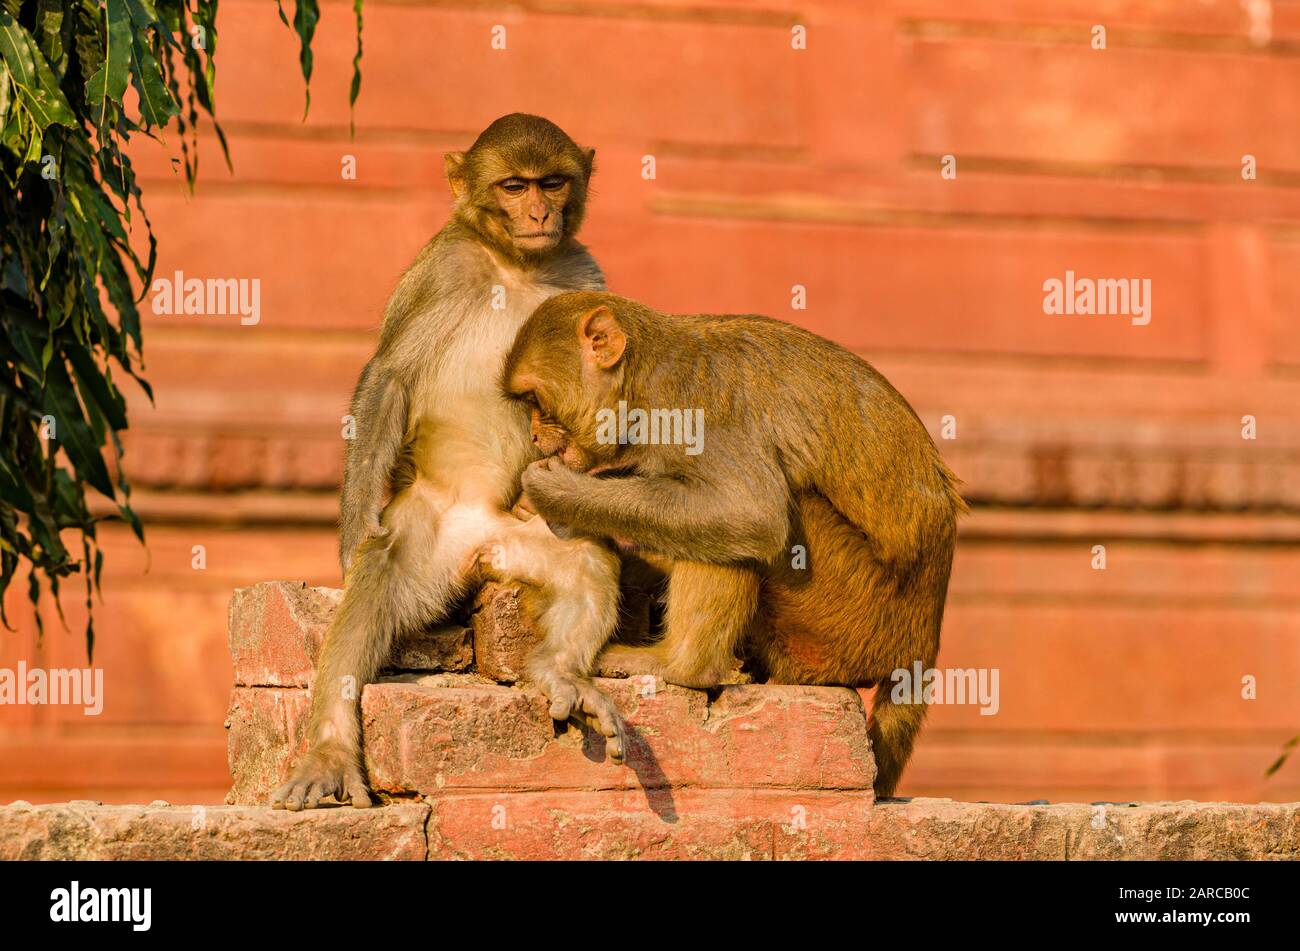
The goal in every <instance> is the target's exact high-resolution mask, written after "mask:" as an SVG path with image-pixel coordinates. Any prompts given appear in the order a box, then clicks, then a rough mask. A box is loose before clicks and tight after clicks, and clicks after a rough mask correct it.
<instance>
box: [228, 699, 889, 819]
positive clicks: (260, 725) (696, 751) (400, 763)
mask: <svg viewBox="0 0 1300 951" xmlns="http://www.w3.org/2000/svg"><path fill="white" fill-rule="evenodd" d="M598 683H599V684H600V686H601V688H602V689H603V690H605V691H606V692H607V693H608V694H609V695H610V697H611V699H613V700H614V702H615V703H617V704H618V707H619V710H620V711H622V713H623V715H624V717H625V718H626V720H627V723H628V726H629V728H630V736H629V749H628V758H627V764H626V765H622V766H616V765H614V764H612V763H610V762H608V761H607V758H606V755H605V749H604V738H603V737H601V736H600V735H599V734H597V733H595V731H593V730H590V729H585V728H580V727H578V726H575V725H569V726H567V727H564V728H559V729H557V727H556V726H555V724H554V721H552V720H551V718H550V717H549V716H548V714H547V703H546V700H545V698H544V697H543V696H542V695H541V693H540V692H539V691H537V690H535V689H530V688H518V687H504V686H500V685H497V684H492V683H485V682H483V681H482V679H481V678H478V677H476V676H474V675H469V674H435V675H430V676H425V677H417V676H411V677H409V678H405V679H390V680H388V681H385V682H382V683H377V684H370V685H368V686H367V687H366V688H365V690H364V692H363V693H362V696H361V713H362V729H363V737H364V749H365V758H366V770H367V774H368V776H369V778H370V781H371V785H372V788H373V789H374V790H376V791H378V792H383V793H388V794H392V795H398V796H404V795H412V794H415V795H424V796H440V795H444V794H449V793H452V792H467V791H476V792H483V791H489V792H490V791H497V790H499V791H501V792H503V793H509V792H512V791H543V790H606V789H624V790H638V789H641V790H645V789H664V788H679V787H705V788H715V789H734V788H736V787H743V788H760V789H761V788H781V789H790V790H803V789H817V790H829V791H837V790H851V791H854V792H856V793H857V794H858V796H859V797H865V798H866V800H867V801H868V802H869V801H870V799H871V796H872V792H871V787H872V783H873V782H874V780H875V765H874V761H873V759H872V756H871V742H870V740H869V738H868V736H867V719H866V713H865V711H864V709H863V706H862V701H861V698H860V697H859V695H858V694H857V693H856V692H855V691H852V690H847V689H844V688H838V687H792V686H756V685H737V686H728V687H722V688H719V689H718V690H717V691H716V692H715V693H714V694H713V695H712V698H711V697H710V694H707V693H705V692H704V691H700V690H687V689H685V688H682V687H670V686H665V685H664V684H663V683H662V682H660V683H658V684H656V685H655V688H654V690H653V691H651V690H649V689H647V688H648V685H647V684H642V683H641V682H639V681H628V680H600V681H598ZM307 709H308V698H307V691H305V690H301V689H281V688H268V687H262V688H242V687H239V688H236V689H235V690H234V691H233V692H232V694H231V709H230V717H229V719H228V721H227V723H228V726H229V728H230V737H229V753H230V772H231V775H232V776H233V777H234V779H235V784H234V787H233V789H232V791H231V796H230V800H229V801H230V802H232V803H253V804H262V803H265V802H266V801H267V799H268V797H269V796H270V794H271V792H272V791H273V790H274V789H275V788H276V787H277V786H278V785H279V784H280V783H281V782H282V781H283V779H284V777H285V775H286V774H287V772H288V769H289V763H290V762H291V761H294V760H296V758H297V757H298V756H299V755H301V753H302V752H303V751H304V745H305V740H304V735H303V734H304V724H305V721H306V716H307Z"/></svg>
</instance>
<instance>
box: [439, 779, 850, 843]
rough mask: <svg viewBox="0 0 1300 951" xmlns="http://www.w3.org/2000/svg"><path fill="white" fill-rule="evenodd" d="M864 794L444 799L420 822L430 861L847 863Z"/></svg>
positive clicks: (679, 792) (624, 793)
mask: <svg viewBox="0 0 1300 951" xmlns="http://www.w3.org/2000/svg"><path fill="white" fill-rule="evenodd" d="M871 803H872V800H871V796H870V794H865V793H861V792H852V791H845V792H814V791H803V792H795V791H789V790H779V791H778V790H743V789H673V790H665V791H664V792H663V794H662V796H661V797H659V798H658V799H657V800H654V799H652V800H650V801H647V799H646V797H645V796H644V795H642V794H641V793H638V792H633V791H628V790H602V791H599V792H592V791H567V790H566V791H545V792H528V793H510V794H496V793H487V794H478V795H453V796H447V797H445V798H440V799H437V800H436V801H435V802H434V803H433V811H432V813H431V815H430V817H429V857H430V858H433V859H453V858H454V859H532V860H538V859H543V860H545V859H660V860H663V859H679V860H680V859H704V860H719V859H723V860H753V859H777V858H782V859H795V858H798V859H849V858H857V857H860V856H861V855H862V854H864V849H865V843H866V842H867V840H868V838H869V835H870V832H869V828H870V820H871V812H872V805H871Z"/></svg>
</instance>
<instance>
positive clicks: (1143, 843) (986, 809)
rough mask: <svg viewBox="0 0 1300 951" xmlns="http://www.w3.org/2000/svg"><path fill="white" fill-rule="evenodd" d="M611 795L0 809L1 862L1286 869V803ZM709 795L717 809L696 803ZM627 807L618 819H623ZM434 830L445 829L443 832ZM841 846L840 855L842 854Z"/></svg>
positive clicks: (1299, 817) (1289, 848)
mask: <svg viewBox="0 0 1300 951" xmlns="http://www.w3.org/2000/svg"><path fill="white" fill-rule="evenodd" d="M672 794H673V796H674V797H675V802H674V803H673V808H672V810H671V811H664V810H663V808H662V807H663V805H664V804H661V813H660V814H651V813H649V812H647V811H646V810H644V809H643V808H641V807H639V806H638V805H637V804H636V803H635V802H634V800H635V798H636V797H637V796H638V795H640V796H642V797H644V795H645V794H644V793H637V792H631V791H627V790H605V791H599V792H581V793H573V792H537V793H503V794H465V795H452V796H447V797H444V798H441V799H437V800H434V801H433V802H431V803H411V804H400V805H391V806H387V807H384V808H380V809H369V810H356V809H350V808H338V809H322V810H317V811H313V812H299V813H289V812H283V811H276V810H271V809H268V808H264V807H248V806H168V805H162V804H156V805H152V806H104V805H99V804H97V803H90V802H72V803H62V804H57V805H45V806H31V805H28V804H26V803H14V804H12V805H9V806H3V807H0V860H12V859H114V860H121V859H413V860H419V859H452V858H480V859H497V858H500V859H511V858H519V859H544V858H614V859H683V858H700V859H777V858H854V859H946V860H964V859H1002V860H1015V859H1069V860H1090V859H1172V860H1189V859H1289V860H1295V859H1300V803H1288V804H1274V803H1259V804H1235V803H1198V802H1171V803H1143V804H1139V805H1135V806H1089V805H1080V804H1062V805H1042V806H1024V805H999V804H990V803H963V802H953V801H952V800H948V799H914V800H911V801H907V802H885V803H878V804H876V805H874V806H871V805H867V806H865V807H864V808H862V809H858V810H851V809H846V808H845V807H844V802H843V800H842V799H838V800H837V799H835V797H834V796H833V795H832V796H831V800H830V808H826V805H827V803H826V802H825V801H823V800H824V797H826V796H827V795H828V794H824V793H818V792H806V793H799V792H794V791H771V790H769V791H755V792H752V793H749V794H739V793H738V791H737V790H672ZM712 797H722V798H720V799H718V800H717V801H713V802H706V801H702V800H703V799H708V798H712ZM628 807H631V811H630V812H624V811H623V809H624V808H628ZM449 830H450V831H449ZM846 840H848V841H850V842H851V843H852V844H851V845H847V846H846V845H845V842H846Z"/></svg>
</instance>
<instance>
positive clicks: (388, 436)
mask: <svg viewBox="0 0 1300 951" xmlns="http://www.w3.org/2000/svg"><path fill="white" fill-rule="evenodd" d="M407 410H408V407H407V393H406V388H405V387H404V386H403V385H402V383H401V381H400V380H399V379H398V378H397V377H396V376H395V375H393V374H392V373H391V372H389V371H388V370H387V369H386V368H385V367H384V365H383V364H382V363H381V362H380V359H379V357H375V358H374V359H372V360H371V361H370V362H369V363H367V364H366V367H365V369H364V370H362V371H361V379H360V380H358V381H357V389H356V392H355V393H354V394H353V396H352V420H353V426H354V427H355V432H354V434H353V437H352V439H351V440H349V441H348V444H347V450H346V452H345V455H344V462H343V497H342V499H341V500H340V503H339V562H340V563H341V564H342V566H343V572H344V574H346V573H347V570H348V566H349V565H350V564H351V563H352V555H353V553H354V552H355V551H356V550H357V546H358V545H360V544H361V543H362V542H363V541H365V539H366V538H367V537H369V536H371V535H378V534H379V533H380V531H381V529H380V527H379V513H380V511H381V510H382V509H383V501H384V492H385V490H386V489H387V487H388V480H389V477H390V476H391V475H392V472H393V467H394V465H395V464H396V463H397V456H398V453H399V452H400V450H401V448H402V440H403V439H404V438H405V435H406V417H407Z"/></svg>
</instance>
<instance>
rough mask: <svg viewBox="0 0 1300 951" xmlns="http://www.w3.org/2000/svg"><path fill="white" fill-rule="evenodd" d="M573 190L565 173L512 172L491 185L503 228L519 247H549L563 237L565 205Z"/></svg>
mask: <svg viewBox="0 0 1300 951" xmlns="http://www.w3.org/2000/svg"><path fill="white" fill-rule="evenodd" d="M571 190H572V184H571V182H570V180H569V179H568V178H567V177H565V176H564V175H547V176H545V177H543V178H525V177H523V176H521V175H516V176H512V177H511V178H507V179H505V180H504V181H500V182H497V183H496V185H494V186H493V188H492V193H493V197H494V199H495V201H496V205H497V208H498V210H499V213H500V214H501V215H502V216H503V217H504V219H505V220H504V222H503V224H504V225H505V229H504V230H505V232H506V234H507V235H508V236H509V238H510V241H511V242H512V243H513V244H514V245H515V247H517V248H519V249H520V250H521V251H526V252H533V253H536V252H538V251H549V250H550V249H551V248H553V247H555V246H556V245H557V244H559V243H560V239H561V238H563V237H564V209H565V206H566V205H567V204H568V201H569V193H570V191H571Z"/></svg>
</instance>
